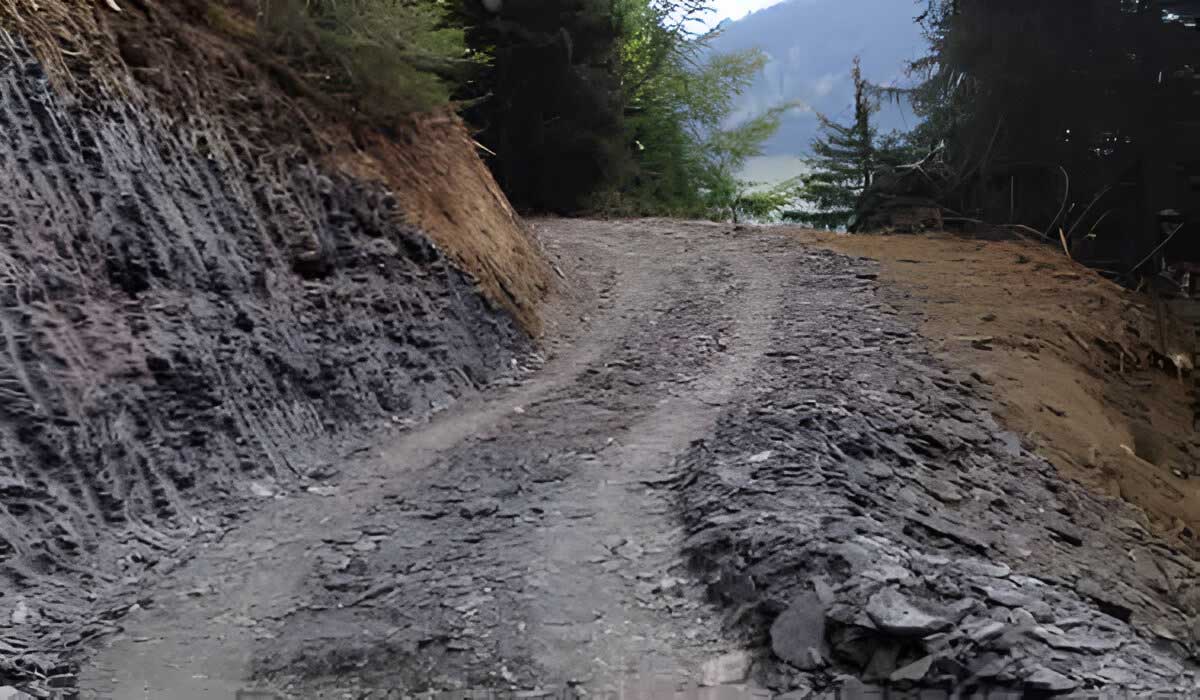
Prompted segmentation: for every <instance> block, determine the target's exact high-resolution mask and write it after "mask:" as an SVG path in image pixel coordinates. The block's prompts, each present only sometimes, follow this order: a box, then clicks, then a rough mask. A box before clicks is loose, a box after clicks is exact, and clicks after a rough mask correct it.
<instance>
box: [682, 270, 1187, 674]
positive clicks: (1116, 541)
mask: <svg viewBox="0 0 1200 700" xmlns="http://www.w3.org/2000/svg"><path fill="white" fill-rule="evenodd" d="M861 266H862V263H860V262H856V261H852V260H851V259H849V258H843V257H840V256H837V255H834V254H826V253H818V252H813V253H812V254H810V255H809V256H808V260H807V263H806V269H805V270H804V271H803V272H802V273H801V274H803V275H807V279H808V280H809V281H808V282H807V283H806V284H805V287H806V290H807V291H806V293H804V294H800V295H796V296H795V297H794V298H795V300H796V301H795V302H794V306H793V308H791V309H790V310H788V309H785V310H784V311H783V313H781V314H780V315H779V316H778V317H777V327H776V331H775V340H774V341H773V343H774V344H776V345H777V346H786V347H787V348H788V349H789V351H788V353H786V355H783V354H775V353H771V354H768V356H767V357H766V358H765V359H764V362H763V363H762V364H761V365H760V366H759V368H758V369H757V370H756V371H755V372H754V373H753V374H752V375H751V376H748V377H746V380H745V381H746V382H747V383H748V384H749V385H751V386H755V387H757V392H756V393H757V397H756V398H754V399H752V400H751V401H749V402H747V403H746V404H745V405H743V406H740V407H738V408H736V409H734V410H732V411H731V412H730V413H729V414H728V415H727V416H725V417H724V418H723V419H722V422H721V425H720V426H719V427H718V430H717V432H716V434H715V435H713V436H712V437H711V438H710V439H706V440H705V441H703V442H702V443H698V444H696V445H695V446H694V447H693V449H692V450H691V451H690V453H689V454H687V455H685V456H684V457H683V458H681V460H680V462H679V473H678V475H677V478H676V480H675V481H674V482H672V484H673V487H674V488H675V489H676V490H677V492H678V494H679V498H680V503H681V507H682V508H683V514H684V519H685V522H686V523H687V525H688V528H689V532H690V533H691V534H690V536H689V539H688V540H687V543H686V549H687V552H688V553H689V555H690V557H691V560H692V562H693V566H694V567H695V570H696V571H697V572H698V573H700V574H702V575H703V574H704V572H710V574H709V575H707V576H706V579H705V580H706V581H707V582H708V583H709V588H710V592H711V594H712V595H713V596H714V597H715V598H717V599H718V600H721V601H723V602H724V603H725V604H726V605H729V606H732V608H731V609H733V610H741V611H745V610H747V609H749V610H753V611H754V613H753V614H745V613H744V612H743V613H742V614H740V615H739V616H738V617H737V618H736V619H737V620H739V621H740V622H741V624H742V625H744V626H745V627H746V628H747V630H748V633H750V634H756V635H769V637H768V638H769V640H770V645H771V650H772V652H773V653H772V658H773V659H775V664H776V665H775V666H774V667H772V666H771V664H769V663H764V664H761V665H759V666H756V669H758V670H756V674H757V676H758V677H760V680H761V681H762V682H764V683H767V684H768V685H770V686H771V687H773V688H775V689H777V690H780V691H784V690H788V689H792V688H807V687H813V688H819V687H822V686H823V685H825V686H827V685H828V684H829V683H830V678H831V676H830V675H829V674H830V673H843V674H850V675H851V676H854V677H857V678H860V679H862V680H864V681H867V682H871V683H877V684H882V685H885V686H886V685H891V686H899V687H910V686H917V687H926V688H953V687H958V686H959V685H960V684H963V683H967V684H976V685H982V686H985V687H998V688H1009V689H1014V690H1021V689H1025V690H1029V691H1036V692H1045V693H1061V692H1066V691H1070V690H1074V689H1082V688H1096V687H1100V686H1104V687H1114V686H1117V687H1122V688H1127V689H1134V690H1150V689H1166V690H1176V691H1181V692H1185V693H1188V692H1196V691H1197V679H1196V677H1195V675H1194V674H1193V672H1192V671H1191V670H1189V666H1188V660H1189V659H1191V658H1193V656H1194V654H1195V653H1196V652H1197V651H1198V650H1200V645H1198V643H1200V637H1197V636H1196V634H1197V632H1196V631H1195V630H1193V629H1191V627H1190V626H1189V624H1188V622H1187V621H1188V620H1189V619H1194V617H1195V615H1196V614H1197V612H1200V611H1198V610H1197V605H1198V604H1200V579H1198V578H1197V567H1196V565H1195V564H1194V563H1193V562H1191V561H1190V560H1188V559H1187V558H1186V556H1184V555H1182V554H1180V553H1177V552H1173V551H1171V550H1170V548H1169V547H1168V545H1166V544H1164V543H1162V542H1159V541H1156V540H1155V539H1154V538H1153V537H1152V536H1150V535H1149V534H1148V532H1149V531H1148V528H1147V527H1146V522H1145V517H1144V515H1142V514H1141V513H1139V512H1138V511H1136V510H1135V509H1134V508H1132V507H1131V506H1129V505H1128V504H1126V503H1125V502H1123V501H1119V500H1114V499H1108V498H1104V497H1100V496H1097V495H1094V494H1092V493H1088V492H1086V491H1084V490H1083V489H1082V488H1080V487H1077V486H1075V485H1074V484H1071V483H1066V482H1063V481H1062V480H1061V479H1060V478H1059V477H1058V476H1057V475H1056V474H1055V472H1054V470H1053V468H1052V467H1051V466H1050V465H1048V464H1047V463H1045V462H1044V461H1042V460H1040V459H1039V458H1037V457H1036V456H1034V455H1032V454H1031V453H1029V452H1027V451H1026V450H1025V449H1024V448H1022V447H1021V445H1020V442H1019V440H1016V439H1015V438H1014V437H1013V436H1011V435H1007V434H1005V433H1004V432H1003V431H1002V430H1001V429H1000V428H999V426H997V424H996V423H995V421H994V420H993V418H992V416H991V415H990V412H989V405H988V403H987V399H986V396H985V395H984V394H983V393H982V392H983V391H985V390H986V387H985V386H984V385H982V384H981V383H980V382H979V381H977V380H976V379H974V378H972V377H969V376H963V377H959V376H957V375H954V374H951V373H949V372H947V371H946V370H944V369H943V368H942V367H940V366H939V365H938V363H937V362H936V361H935V360H934V359H933V358H932V357H930V356H929V355H928V354H927V353H926V352H925V350H924V349H923V348H922V347H921V345H920V344H919V343H918V342H917V341H916V339H915V336H913V335H911V334H909V333H907V332H906V330H907V329H906V327H905V323H906V321H905V320H904V319H901V318H898V317H897V316H896V313H895V312H894V311H892V310H890V308H889V307H888V306H886V305H884V304H881V303H880V302H879V299H878V298H877V292H876V291H875V289H874V288H873V287H870V286H864V285H862V284H860V283H859V282H855V281H851V279H853V278H852V277H849V276H848V275H849V274H850V273H853V274H857V273H858V270H860V269H861ZM866 347H869V348H871V352H854V350H855V349H857V348H866ZM789 356H794V357H797V358H803V362H792V361H789V359H788V357H789ZM767 450H770V451H772V452H773V453H774V455H775V456H774V457H772V458H771V459H770V460H768V461H765V462H761V463H756V462H751V461H749V460H747V459H746V455H755V454H762V453H763V452H765V451H767ZM1123 523H1126V524H1128V525H1123ZM1175 561H1182V562H1184V563H1183V564H1182V566H1181V567H1180V568H1178V569H1175V568H1174V567H1175V564H1174V563H1173V562H1175ZM1168 566H1169V567H1171V570H1172V572H1173V573H1172V575H1171V577H1170V578H1171V583H1169V584H1168V583H1166V582H1165V581H1164V574H1163V569H1162V567H1168ZM711 572H719V575H711ZM735 581H736V582H738V583H737V585H736V587H733V586H731V583H732V582H735ZM814 581H824V582H826V583H825V584H824V588H825V595H824V596H823V597H822V598H821V600H822V601H823V606H822V607H818V606H814V605H812V596H814V595H815V593H814V592H813V591H815V588H814V587H813V582H814ZM735 588H736V591H737V593H736V594H734V593H733V591H734V589H735ZM794 600H805V601H806V602H805V603H804V604H803V608H802V609H796V608H794V607H793V606H792V601H794ZM814 608H816V609H823V610H824V611H825V612H824V618H825V619H824V630H825V632H824V642H825V643H827V645H828V653H827V656H826V654H822V655H821V658H823V659H826V658H827V660H828V661H829V662H830V663H832V668H830V669H827V670H826V669H822V667H821V665H820V664H818V663H815V662H816V658H817V656H816V655H815V654H811V653H810V650H812V649H816V648H818V647H819V644H818V643H817V640H816V639H815V638H814V636H813V635H814V632H813V630H815V629H820V627H821V626H820V624H818V623H817V622H816V621H815V620H814V619H813V616H812V615H813V614H812V612H811V610H813V609H814ZM802 611H808V612H804V613H803V615H802V614H801V613H802ZM802 618H803V623H802V624H801V623H800V620H801V619H802Z"/></svg>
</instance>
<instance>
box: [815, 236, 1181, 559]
mask: <svg viewBox="0 0 1200 700" xmlns="http://www.w3.org/2000/svg"><path fill="white" fill-rule="evenodd" d="M799 235H800V237H801V239H802V240H805V241H813V242H819V243H820V244H822V245H828V246H829V247H831V248H832V249H834V250H839V251H843V252H847V253H852V254H856V255H865V256H868V257H870V258H872V259H876V260H879V261H880V266H881V267H880V273H881V279H883V280H885V281H887V282H888V283H889V284H890V285H893V286H894V287H895V290H896V294H895V295H894V296H892V297H890V300H891V301H892V302H893V303H895V304H897V305H898V306H899V307H900V308H902V309H905V310H906V311H911V312H913V313H916V314H918V315H919V316H920V318H921V332H922V334H924V335H925V336H926V337H928V338H930V339H931V340H932V341H933V342H934V350H935V352H936V353H937V354H938V355H939V356H940V357H942V358H944V359H945V360H946V361H947V362H949V363H950V364H952V365H954V366H958V367H963V368H967V369H970V370H973V371H975V372H977V373H978V374H979V375H980V377H981V378H983V379H984V381H986V382H988V383H989V384H992V385H994V387H995V397H996V400H997V401H998V403H999V407H1000V410H999V411H998V416H999V417H1000V418H1001V421H1002V422H1003V424H1004V425H1005V426H1006V427H1008V428H1009V429H1011V430H1013V431H1016V432H1017V433H1019V434H1020V435H1022V436H1023V438H1025V439H1026V440H1027V442H1028V443H1029V444H1030V445H1032V446H1034V447H1035V448H1036V450H1037V452H1038V454H1040V455H1042V456H1043V457H1045V458H1047V459H1049V460H1050V461H1051V462H1052V463H1053V464H1054V465H1055V466H1056V467H1058V469H1059V472H1060V473H1061V474H1063V475H1064V476H1066V477H1068V478H1071V479H1075V480H1078V481H1080V482H1081V483H1084V484H1087V485H1088V486H1089V487H1091V488H1093V489H1094V490H1097V491H1099V492H1101V493H1106V494H1108V495H1111V496H1115V497H1121V498H1124V499H1126V500H1128V501H1130V502H1132V503H1134V504H1136V505H1138V506H1140V507H1141V508H1143V509H1144V510H1145V511H1146V513H1147V514H1148V515H1149V516H1150V518H1151V520H1152V522H1153V523H1154V524H1155V527H1156V530H1157V531H1159V532H1161V533H1167V534H1170V535H1171V536H1178V537H1181V538H1182V539H1183V540H1184V541H1185V543H1186V544H1187V545H1188V546H1189V547H1195V546H1196V544H1197V540H1196V536H1197V533H1200V479H1196V478H1195V477H1197V476H1200V473H1198V472H1197V467H1198V465H1200V435H1198V434H1197V433H1196V432H1195V431H1194V429H1193V426H1192V405H1191V404H1192V399H1191V397H1190V396H1189V391H1190V389H1191V385H1192V382H1191V376H1190V374H1191V373H1190V370H1185V372H1184V373H1181V372H1178V371H1177V369H1176V367H1175V366H1174V365H1173V364H1167V363H1164V362H1163V358H1162V357H1161V356H1162V355H1167V356H1170V355H1176V354H1181V353H1182V354H1184V355H1186V356H1188V357H1189V358H1190V355H1191V352H1192V349H1193V348H1192V345H1193V343H1194V342H1195V341H1194V335H1193V333H1192V332H1191V329H1190V328H1188V327H1187V326H1186V325H1185V324H1183V323H1182V322H1181V321H1180V320H1179V319H1177V318H1172V317H1171V316H1170V315H1169V312H1168V314H1167V315H1165V316H1164V319H1163V331H1164V332H1163V334H1162V342H1160V338H1159V325H1158V316H1157V314H1156V313H1155V309H1154V304H1153V300H1152V299H1151V298H1150V297H1149V295H1147V294H1144V293H1142V294H1138V293H1134V292H1132V291H1130V290H1128V289H1125V288H1123V287H1120V286H1118V285H1116V284H1114V283H1112V282H1110V281H1108V280H1107V279H1105V278H1104V277H1102V276H1101V275H1100V274H1098V273H1096V272H1094V271H1092V270H1089V269H1087V268H1085V267H1083V266H1081V265H1077V264H1075V263H1072V262H1071V261H1070V260H1069V259H1067V258H1066V256H1065V255H1063V253H1062V251H1061V250H1057V249H1055V248H1053V247H1049V246H1043V245H1037V244H1034V243H1029V242H1024V241H1006V242H999V241H987V242H985V241H973V240H967V239H964V238H959V237H952V236H948V235H931V236H833V235H828V234H813V233H801V234H799ZM1164 350H1165V352H1164ZM1164 365H1165V366H1164ZM1181 376H1182V379H1181Z"/></svg>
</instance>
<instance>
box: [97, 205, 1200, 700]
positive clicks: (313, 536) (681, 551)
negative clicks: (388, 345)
mask: <svg viewBox="0 0 1200 700" xmlns="http://www.w3.org/2000/svg"><path fill="white" fill-rule="evenodd" d="M538 228H539V230H540V233H541V235H542V237H543V239H544V241H545V243H546V244H547V246H548V247H549V249H550V250H551V251H552V252H553V253H554V254H555V255H557V257H558V261H559V264H560V266H561V267H562V268H563V269H564V271H565V274H566V275H567V277H568V279H569V280H570V283H571V284H572V285H574V286H575V287H576V288H577V289H586V290H590V292H589V293H586V294H579V295H577V296H575V297H574V298H573V299H571V300H566V301H563V302H562V305H560V307H559V308H558V309H557V313H558V315H559V317H560V321H561V322H560V323H559V324H558V325H557V326H556V327H559V328H562V329H564V330H565V331H567V333H566V335H563V336H561V337H559V338H557V339H554V338H551V339H549V340H548V342H547V345H546V346H545V347H546V348H547V350H546V352H547V354H548V355H549V357H548V358H545V359H544V358H542V357H541V356H539V355H536V354H535V355H531V356H529V357H527V358H526V360H525V361H524V363H522V364H521V365H520V366H518V367H517V368H516V369H515V370H514V371H513V372H512V373H511V374H510V375H508V376H507V377H506V378H504V379H502V380H500V381H497V382H494V383H493V385H492V386H491V387H490V388H489V389H487V390H486V391H485V392H484V393H483V395H482V396H480V397H478V398H477V399H473V400H469V401H467V402H464V403H463V404H462V405H460V406H459V407H457V408H456V409H454V410H452V411H450V412H447V413H446V414H444V415H442V416H440V417H438V418H436V419H434V420H433V421H432V422H431V423H429V424H428V425H425V426H419V427H416V428H414V429H413V430H412V431H411V432H410V433H408V434H407V435H404V436H402V437H400V438H398V439H397V438H384V439H381V440H379V441H378V442H377V443H375V444H374V445H372V446H371V447H370V448H369V449H367V450H366V451H364V452H363V453H361V454H360V455H357V456H355V457H354V458H352V459H348V460H346V461H344V462H341V463H338V464H337V465H336V467H335V468H333V469H331V470H330V473H329V474H328V477H327V478H326V479H324V480H323V481H321V482H320V483H319V484H316V485H312V486H310V487H309V488H307V490H298V489H293V490H289V491H286V492H281V493H275V494H272V495H271V496H270V497H264V498H262V500H261V507H260V508H257V509H256V510H255V512H254V513H253V514H252V515H250V516H249V517H248V518H247V519H246V520H245V521H244V522H243V523H242V524H241V525H239V526H238V527H236V528H234V529H232V530H230V531H228V532H227V533H226V534H225V536H224V537H223V538H222V539H221V540H219V541H214V542H212V543H210V544H209V545H207V546H205V547H203V548H200V549H199V550H198V551H197V552H196V556H195V558H194V559H192V560H191V561H190V562H189V563H188V564H186V565H185V566H184V567H183V568H181V569H180V570H178V571H176V572H175V573H174V574H172V575H171V576H170V577H169V578H167V579H166V580H164V581H163V583H162V584H161V585H160V586H158V587H157V588H155V589H153V590H150V591H147V593H146V598H147V600H146V604H145V605H143V606H141V609H139V610H137V611H134V612H133V613H131V614H130V615H128V616H127V617H126V618H125V619H124V620H123V626H124V629H123V631H122V632H121V633H119V634H117V635H114V636H112V637H111V638H109V639H108V640H107V641H106V644H105V646H104V648H102V649H100V650H98V651H97V652H96V653H95V654H94V655H93V656H92V658H91V659H90V661H88V662H87V663H86V664H85V666H84V668H83V670H82V672H81V674H80V687H81V688H82V689H83V696H84V697H105V698H108V697H113V698H142V697H151V698H156V697H171V698H179V699H180V700H190V699H192V698H217V697H225V698H227V697H230V696H232V695H233V693H234V692H236V691H237V690H238V689H242V688H247V687H256V688H260V689H270V690H273V691H274V692H276V693H278V694H279V695H281V696H290V697H337V698H376V697H378V698H382V697H399V696H401V695H402V694H404V693H411V692H417V691H424V690H434V691H443V690H451V689H465V688H490V689H498V690H509V689H514V688H515V689H524V690H530V689H534V688H576V689H578V690H579V691H580V692H583V691H586V692H589V693H592V694H595V693H596V692H597V691H600V690H604V689H621V688H628V687H630V685H631V684H642V683H650V682H661V683H663V684H665V686H664V687H667V688H674V687H678V686H686V685H690V684H697V683H701V684H706V685H728V684H737V683H741V682H743V681H748V682H751V683H753V684H756V685H758V686H760V687H762V688H763V689H765V690H766V691H775V692H785V691H791V692H792V693H793V695H791V696H789V697H791V698H804V697H808V696H810V695H812V694H815V693H819V692H824V691H827V690H830V689H835V688H838V687H839V686H842V685H844V684H845V683H847V682H850V683H857V682H859V681H863V682H867V683H872V684H877V685H878V684H886V685H891V686H895V687H910V686H913V685H918V686H923V687H935V688H942V689H948V688H952V687H963V686H964V684H967V685H969V684H975V685H979V686H989V687H1007V688H1013V689H1016V690H1018V691H1021V692H1025V691H1028V692H1032V693H1035V694H1036V693H1055V692H1066V691H1071V690H1076V689H1083V688H1088V687H1097V686H1100V685H1107V686H1122V687H1130V688H1136V687H1153V688H1173V689H1187V690H1188V692H1194V690H1193V689H1194V687H1195V686H1194V679H1193V676H1192V674H1191V671H1190V669H1191V664H1190V661H1188V659H1189V658H1190V656H1191V654H1192V653H1193V651H1194V649H1195V646H1194V640H1193V636H1192V635H1193V631H1192V629H1191V627H1190V622H1191V619H1192V615H1193V611H1194V604H1193V603H1192V601H1193V600H1194V599H1195V592H1194V591H1195V582H1196V571H1197V567H1196V565H1195V564H1194V563H1193V562H1192V561H1191V560H1189V559H1187V558H1185V557H1183V556H1181V555H1179V554H1178V553H1176V552H1173V551H1172V550H1171V549H1170V548H1168V547H1167V546H1165V545H1163V544H1161V543H1159V542H1158V541H1157V540H1155V539H1154V538H1153V537H1152V536H1151V535H1149V534H1148V532H1147V530H1146V529H1145V527H1144V518H1143V517H1142V516H1141V515H1140V514H1138V513H1137V512H1135V511H1134V510H1133V509H1132V508H1130V507H1129V506H1127V505H1125V504H1123V503H1122V502H1119V501H1113V500H1109V499H1102V498H1098V497H1095V496H1092V495H1089V494H1088V493H1086V492H1083V491H1082V490H1081V489H1079V488H1077V487H1075V486H1073V485H1070V484H1067V483H1064V482H1062V481H1060V480H1059V479H1058V478H1057V477H1056V475H1055V473H1054V471H1053V469H1052V468H1051V467H1050V466H1049V465H1047V464H1046V463H1045V462H1043V461H1040V460H1039V459H1037V458H1036V457H1034V456H1033V455H1031V453H1030V452H1028V451H1027V449H1026V448H1025V447H1024V446H1022V444H1021V442H1020V440H1019V439H1017V438H1016V437H1015V436H1013V435H1011V434H1009V433H1006V432H1005V431H1003V430H1002V429H1001V428H1000V427H999V426H997V425H996V424H995V422H994V421H993V419H992V418H991V416H990V413H989V410H988V406H989V404H988V387H987V386H986V384H983V383H982V382H980V381H979V380H978V379H975V378H972V377H971V376H969V375H963V376H958V375H957V374H955V373H953V372H950V371H947V370H946V369H944V368H942V367H940V366H939V365H938V363H937V362H936V361H935V360H934V359H932V357H931V356H929V355H928V354H927V353H926V351H925V350H924V349H923V341H922V340H921V338H920V337H919V336H917V335H916V333H915V331H914V330H913V328H914V327H915V326H914V324H913V322H912V319H907V318H904V317H902V316H900V315H899V314H898V313H897V312H896V311H894V310H893V309H892V308H891V307H890V306H889V305H888V304H887V303H886V296H885V295H883V294H881V291H880V290H879V289H877V287H876V281H875V279H874V277H875V273H874V270H873V268H872V264H871V263H869V262H867V261H863V260H859V259H854V258H850V257H846V256H843V255H838V254H835V253H831V252H828V251H822V250H817V249H814V248H809V247H806V246H803V245H801V244H799V243H798V242H797V241H796V240H795V238H793V237H788V236H785V235H775V234H772V233H767V232H761V231H755V230H752V229H750V230H745V229H743V230H737V231H734V230H731V229H730V227H727V226H718V225H709V224H691V223H681V222H672V221H657V220H651V221H640V222H595V221H579V220H554V221H544V222H540V223H539V224H538ZM572 329H573V330H572ZM533 695H536V694H534V693H531V694H530V696H533Z"/></svg>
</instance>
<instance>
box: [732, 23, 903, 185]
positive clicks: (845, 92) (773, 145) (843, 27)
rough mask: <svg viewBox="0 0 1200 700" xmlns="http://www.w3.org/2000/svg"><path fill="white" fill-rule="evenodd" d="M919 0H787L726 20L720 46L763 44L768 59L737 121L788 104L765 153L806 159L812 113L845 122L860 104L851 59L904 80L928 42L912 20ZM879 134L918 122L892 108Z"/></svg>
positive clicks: (890, 80)
mask: <svg viewBox="0 0 1200 700" xmlns="http://www.w3.org/2000/svg"><path fill="white" fill-rule="evenodd" d="M916 13H917V6H916V4H915V3H914V0H786V1H785V2H784V3H782V4H779V5H775V6H773V7H769V8H767V9H765V10H760V11H758V12H755V13H754V14H751V15H748V16H746V17H745V18H743V19H740V20H737V21H733V22H729V21H726V22H722V23H721V27H722V30H723V31H722V34H721V35H720V36H718V37H717V39H716V40H715V41H714V42H713V47H714V49H715V50H717V51H736V50H740V49H747V48H751V47H757V48H760V49H762V50H763V51H765V52H766V53H767V55H768V57H769V63H768V64H767V66H766V69H765V70H764V71H763V75H762V76H761V77H760V78H759V79H758V80H757V81H756V82H755V84H754V85H753V86H752V87H751V88H750V89H749V90H747V91H746V93H745V94H743V95H742V96H741V98H740V99H739V100H738V103H737V106H736V110H735V113H734V115H733V118H732V120H731V121H741V120H743V119H745V118H747V117H750V116H753V115H755V114H759V113H762V112H763V111H764V110H766V109H767V108H769V107H771V106H773V105H777V104H781V103H784V102H789V101H795V100H798V101H801V102H803V103H804V104H805V105H808V109H807V110H805V111H800V110H795V111H793V112H791V113H789V115H788V116H787V118H786V119H785V120H784V124H783V126H782V128H781V129H780V130H779V133H777V134H776V135H775V136H774V137H773V138H772V139H771V140H770V141H769V142H768V143H767V145H766V154H767V156H774V157H776V158H775V160H776V162H778V159H779V157H782V156H803V155H804V154H806V153H808V150H809V142H810V141H811V140H812V138H813V136H814V135H815V134H816V127H817V118H816V115H815V114H814V112H821V113H823V114H826V115H827V116H829V117H833V118H840V119H843V120H844V119H846V118H848V117H849V115H850V113H851V109H852V104H853V101H854V90H853V84H852V83H851V81H850V63H851V61H852V60H853V59H854V57H855V56H862V62H863V72H864V74H865V75H866V76H867V78H868V79H869V80H871V81H873V82H876V83H881V84H885V85H887V84H904V82H905V76H904V69H905V66H906V65H907V62H908V61H910V60H912V59H914V58H916V57H918V56H919V55H921V51H922V48H923V46H924V41H923V39H922V38H921V34H920V28H919V27H918V26H917V25H916V24H915V23H914V22H913V17H914V16H915V15H916ZM878 118H879V121H878V124H879V127H880V130H881V131H887V130H890V129H893V128H895V129H906V128H909V127H911V126H912V125H913V117H912V114H911V113H910V112H908V110H907V109H900V108H897V107H896V106H894V105H893V106H886V107H885V108H884V110H883V111H882V112H881V113H880V114H879V115H878Z"/></svg>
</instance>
